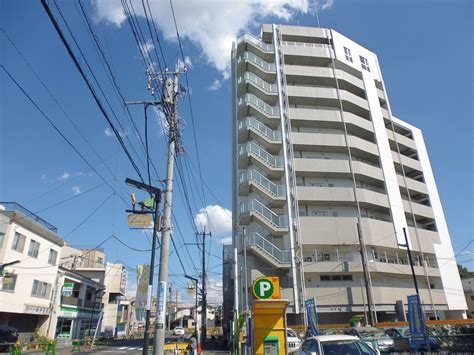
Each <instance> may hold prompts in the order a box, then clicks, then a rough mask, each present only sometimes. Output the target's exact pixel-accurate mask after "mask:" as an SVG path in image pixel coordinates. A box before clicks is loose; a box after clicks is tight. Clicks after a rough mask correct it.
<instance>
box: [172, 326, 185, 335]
mask: <svg viewBox="0 0 474 355" xmlns="http://www.w3.org/2000/svg"><path fill="white" fill-rule="evenodd" d="M173 335H184V328H183V327H175V328H174V329H173Z"/></svg>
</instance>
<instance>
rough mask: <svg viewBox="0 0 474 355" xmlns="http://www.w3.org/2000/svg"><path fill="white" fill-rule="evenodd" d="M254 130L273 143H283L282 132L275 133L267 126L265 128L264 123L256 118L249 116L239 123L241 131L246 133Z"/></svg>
mask: <svg viewBox="0 0 474 355" xmlns="http://www.w3.org/2000/svg"><path fill="white" fill-rule="evenodd" d="M250 128H253V129H255V130H256V131H258V132H259V133H260V134H261V135H262V136H265V137H266V138H268V139H269V140H271V141H277V142H281V132H280V131H274V130H272V129H270V128H268V127H267V126H265V125H264V124H263V123H262V122H260V121H259V120H257V119H256V118H255V117H252V116H248V117H246V118H245V119H244V120H241V121H240V122H239V130H240V131H245V130H247V129H250Z"/></svg>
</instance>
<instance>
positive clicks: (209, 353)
mask: <svg viewBox="0 0 474 355" xmlns="http://www.w3.org/2000/svg"><path fill="white" fill-rule="evenodd" d="M177 338H178V337H175V336H172V335H167V337H166V340H167V341H171V342H173V341H177V340H178V339H177ZM142 347H143V339H133V340H128V339H127V340H117V341H114V342H113V343H111V344H109V345H105V344H104V345H99V347H98V349H94V350H87V351H81V352H74V354H132V355H138V354H141V353H142ZM209 348H211V347H209ZM71 350H72V346H69V347H66V348H61V347H58V349H57V350H56V354H58V355H59V354H61V355H62V354H71ZM81 350H82V348H81ZM23 353H24V354H28V355H30V354H31V355H40V354H41V355H43V354H44V351H43V352H40V351H24V352H23ZM150 354H151V349H150ZM203 354H206V355H224V354H225V355H228V354H230V352H229V351H222V350H204V351H203Z"/></svg>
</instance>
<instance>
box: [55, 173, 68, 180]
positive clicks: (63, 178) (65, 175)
mask: <svg viewBox="0 0 474 355" xmlns="http://www.w3.org/2000/svg"><path fill="white" fill-rule="evenodd" d="M70 177H71V173H70V172H69V171H65V172H64V173H63V174H62V175H61V176H59V177H58V178H57V180H67V179H69V178H70Z"/></svg>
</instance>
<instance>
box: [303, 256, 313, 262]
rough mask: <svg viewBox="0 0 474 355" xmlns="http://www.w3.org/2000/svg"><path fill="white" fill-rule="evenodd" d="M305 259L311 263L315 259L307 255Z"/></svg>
mask: <svg viewBox="0 0 474 355" xmlns="http://www.w3.org/2000/svg"><path fill="white" fill-rule="evenodd" d="M304 261H306V262H308V263H310V262H312V261H313V258H312V257H311V256H306V257H305V258H304Z"/></svg>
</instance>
